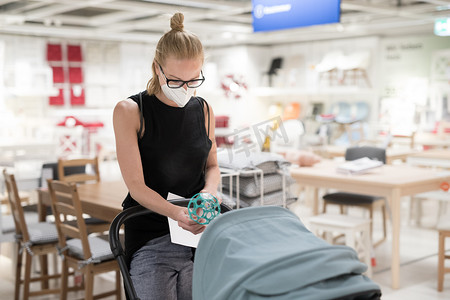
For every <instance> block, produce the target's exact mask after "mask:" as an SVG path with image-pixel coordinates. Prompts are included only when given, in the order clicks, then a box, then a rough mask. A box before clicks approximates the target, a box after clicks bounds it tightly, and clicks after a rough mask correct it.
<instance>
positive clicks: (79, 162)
mask: <svg viewBox="0 0 450 300" xmlns="http://www.w3.org/2000/svg"><path fill="white" fill-rule="evenodd" d="M89 165H90V166H91V167H92V170H93V172H94V173H86V168H87V166H89ZM75 167H80V170H79V171H78V172H77V169H75ZM83 167H84V171H81V170H83ZM69 168H71V171H70V172H68V169H69ZM69 173H70V174H69ZM58 179H59V180H61V181H65V182H75V183H80V182H87V181H95V182H100V170H99V162H98V157H95V158H78V159H63V158H60V159H58Z"/></svg>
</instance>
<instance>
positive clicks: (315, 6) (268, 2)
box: [252, 0, 341, 32]
mask: <svg viewBox="0 0 450 300" xmlns="http://www.w3.org/2000/svg"><path fill="white" fill-rule="evenodd" d="M252 3H253V13H252V14H253V30H254V31H255V32H257V31H272V30H280V29H287V28H295V27H304V26H311V25H319V24H329V23H339V20H340V12H341V9H340V8H341V0H252Z"/></svg>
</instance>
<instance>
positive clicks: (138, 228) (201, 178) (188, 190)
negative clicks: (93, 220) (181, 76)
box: [122, 91, 212, 261]
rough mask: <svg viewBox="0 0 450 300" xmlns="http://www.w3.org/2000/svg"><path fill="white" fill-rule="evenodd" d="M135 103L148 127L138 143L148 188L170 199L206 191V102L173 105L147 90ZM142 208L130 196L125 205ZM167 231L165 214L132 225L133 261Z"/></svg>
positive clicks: (128, 236) (128, 238) (129, 247)
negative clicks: (148, 243) (142, 250)
mask: <svg viewBox="0 0 450 300" xmlns="http://www.w3.org/2000/svg"><path fill="white" fill-rule="evenodd" d="M140 95H141V96H142V99H141V100H142V106H141V104H140V102H141V101H140V99H139V98H140ZM130 99H132V100H133V101H135V102H137V103H138V105H139V109H140V111H141V122H142V120H143V122H144V124H145V126H144V135H143V136H142V137H141V138H140V139H138V145H139V151H140V155H141V161H142V168H143V172H144V180H145V184H146V185H147V186H148V187H149V188H151V189H153V190H154V191H156V192H157V193H158V194H160V195H161V197H163V198H165V199H167V195H168V193H169V192H171V193H173V194H177V195H179V196H182V197H185V198H190V197H192V196H194V195H195V194H196V193H198V192H200V190H201V189H202V188H203V187H204V185H205V173H204V171H205V167H206V160H207V158H208V154H209V151H210V149H211V145H212V142H211V140H210V139H209V137H208V132H207V131H206V128H205V114H204V104H203V103H206V101H205V100H203V99H202V98H200V97H192V98H191V99H190V100H189V102H188V103H187V104H186V106H185V107H182V108H180V107H172V106H169V105H166V104H164V103H163V102H161V101H160V100H159V99H158V98H156V96H155V95H148V93H147V92H146V91H144V92H142V93H141V94H136V95H133V96H131V97H130ZM206 105H207V103H206ZM142 117H143V119H142ZM208 130H209V107H208ZM138 138H139V137H138ZM136 205H140V204H139V203H138V202H137V201H135V200H134V199H133V198H132V197H131V196H130V194H129V193H128V195H127V197H126V198H125V200H124V202H123V204H122V206H123V207H124V209H126V208H128V207H132V206H136ZM167 233H169V225H168V221H167V217H165V216H161V215H156V214H152V215H144V216H139V217H136V218H133V219H130V220H128V221H126V222H125V248H126V256H127V258H128V261H130V259H131V256H132V254H133V253H134V252H136V251H137V250H138V249H139V248H141V247H142V246H143V245H144V244H145V243H147V242H148V241H149V240H151V239H154V238H157V237H160V236H163V235H165V234H167Z"/></svg>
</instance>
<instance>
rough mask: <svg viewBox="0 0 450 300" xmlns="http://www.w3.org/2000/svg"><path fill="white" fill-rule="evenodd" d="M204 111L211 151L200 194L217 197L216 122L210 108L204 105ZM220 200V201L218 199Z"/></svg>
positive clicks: (218, 172) (218, 176)
mask: <svg viewBox="0 0 450 300" xmlns="http://www.w3.org/2000/svg"><path fill="white" fill-rule="evenodd" d="M208 109H209V112H208ZM204 110H205V116H206V117H205V126H206V132H208V117H207V116H208V114H209V120H210V122H209V123H210V124H209V139H210V140H211V142H212V146H211V150H210V151H209V154H208V159H207V161H206V174H205V186H204V188H203V189H202V192H207V193H210V194H212V195H214V196H217V188H218V186H219V183H220V170H219V164H218V163H217V145H216V138H215V133H214V131H215V128H216V122H215V117H214V112H213V110H212V108H211V106H208V105H206V104H205V105H204ZM219 200H221V199H219Z"/></svg>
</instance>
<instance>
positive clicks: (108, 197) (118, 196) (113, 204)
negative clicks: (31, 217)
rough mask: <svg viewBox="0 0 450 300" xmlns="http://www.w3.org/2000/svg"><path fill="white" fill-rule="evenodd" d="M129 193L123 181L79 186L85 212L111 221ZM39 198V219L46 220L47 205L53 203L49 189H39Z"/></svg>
mask: <svg viewBox="0 0 450 300" xmlns="http://www.w3.org/2000/svg"><path fill="white" fill-rule="evenodd" d="M127 193H128V189H127V187H126V185H125V183H124V182H123V181H105V182H99V183H87V184H80V185H79V186H78V194H79V196H80V201H81V205H82V207H83V213H86V214H89V215H91V216H92V217H94V218H98V219H101V220H105V221H110V222H111V221H112V220H113V219H114V217H115V216H116V215H117V214H118V213H119V212H121V211H122V202H123V200H124V199H125V197H126V195H127ZM38 199H39V208H40V209H39V219H40V220H45V206H50V205H51V200H50V195H49V193H48V190H46V189H41V190H39V191H38Z"/></svg>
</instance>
